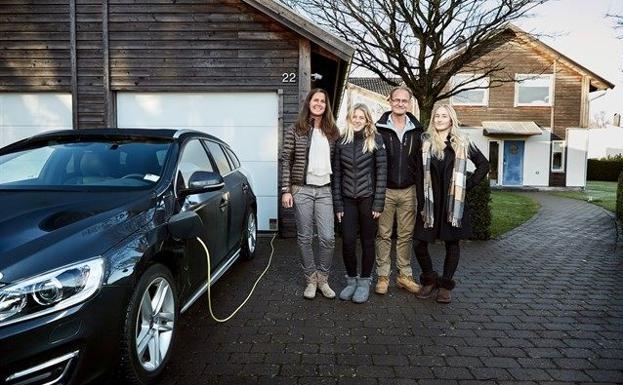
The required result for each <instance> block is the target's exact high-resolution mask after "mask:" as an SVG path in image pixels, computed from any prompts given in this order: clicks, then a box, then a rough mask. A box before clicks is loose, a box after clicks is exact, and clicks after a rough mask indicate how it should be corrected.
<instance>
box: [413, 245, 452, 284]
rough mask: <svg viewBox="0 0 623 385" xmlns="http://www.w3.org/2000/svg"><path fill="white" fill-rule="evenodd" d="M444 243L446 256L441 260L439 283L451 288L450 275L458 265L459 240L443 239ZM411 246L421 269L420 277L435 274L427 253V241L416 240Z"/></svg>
mask: <svg viewBox="0 0 623 385" xmlns="http://www.w3.org/2000/svg"><path fill="white" fill-rule="evenodd" d="M444 243H445V245H446V258H445V259H444V261H443V276H442V277H441V280H440V285H441V286H442V287H445V288H446V289H452V288H453V287H454V281H453V280H452V277H454V273H455V272H456V268H457V266H458V265H459V259H460V256H461V249H460V247H459V241H445V242H444ZM413 248H414V249H415V257H416V258H417V261H418V263H419V264H420V268H421V269H422V277H432V276H436V275H437V274H436V273H435V271H434V270H433V261H432V260H431V258H430V254H429V253H428V242H425V241H416V243H415V246H414V247H413ZM424 279H425V278H423V279H422V280H424ZM427 283H428V282H427Z"/></svg>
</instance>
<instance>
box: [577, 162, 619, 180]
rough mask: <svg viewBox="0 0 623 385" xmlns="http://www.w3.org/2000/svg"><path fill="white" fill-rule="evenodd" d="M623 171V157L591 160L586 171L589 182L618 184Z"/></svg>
mask: <svg viewBox="0 0 623 385" xmlns="http://www.w3.org/2000/svg"><path fill="white" fill-rule="evenodd" d="M622 171H623V157H621V156H616V157H610V158H601V159H589V160H588V166H587V170H586V179H587V180H603V181H611V182H616V181H617V180H618V179H619V174H621V172H622Z"/></svg>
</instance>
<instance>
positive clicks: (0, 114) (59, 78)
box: [0, 0, 354, 236]
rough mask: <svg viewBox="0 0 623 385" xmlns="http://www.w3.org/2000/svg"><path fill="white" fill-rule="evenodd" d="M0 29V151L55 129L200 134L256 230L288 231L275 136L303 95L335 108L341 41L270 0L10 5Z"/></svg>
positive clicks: (344, 59) (289, 216)
mask: <svg viewBox="0 0 623 385" xmlns="http://www.w3.org/2000/svg"><path fill="white" fill-rule="evenodd" d="M0 23H1V25H2V27H1V30H2V34H0V146H2V145H6V144H8V143H10V142H13V141H15V140H18V139H21V138H24V137H27V136H30V135H33V134H36V133H38V132H42V131H45V130H50V129H62V128H74V129H89V128H96V127H120V128H138V127H142V128H162V127H168V128H180V129H181V128H190V129H196V130H201V131H206V132H209V133H211V134H214V135H216V136H218V137H220V138H222V139H224V140H225V141H227V142H228V143H230V144H231V145H232V146H233V148H234V149H235V150H236V152H237V153H238V155H239V156H240V158H241V160H242V163H243V166H244V167H245V168H246V169H247V170H249V171H250V172H251V174H252V177H253V180H254V187H255V192H256V194H257V195H258V223H259V229H260V230H272V229H276V228H277V226H279V228H280V230H281V233H282V235H285V236H291V235H293V234H295V225H294V218H293V213H292V212H291V210H284V211H283V213H282V212H281V211H282V209H281V208H280V205H279V204H278V202H279V194H278V186H277V184H278V179H279V174H280V170H279V167H278V166H279V155H280V144H281V138H282V132H283V129H284V128H285V127H287V126H288V125H290V124H292V123H293V122H294V120H295V118H296V115H297V113H298V111H299V107H300V103H301V102H302V100H303V98H304V97H305V95H306V94H307V92H308V91H309V90H310V89H311V88H312V87H322V88H325V89H326V90H328V92H329V94H330V95H332V96H333V100H332V102H333V107H334V109H337V108H338V104H339V100H341V93H342V91H343V89H344V87H345V82H346V78H347V73H348V69H349V66H350V60H351V57H352V54H353V52H354V49H353V48H352V47H351V46H349V45H348V44H347V43H345V42H343V41H341V40H339V39H338V38H336V37H334V36H332V35H330V34H328V33H327V32H325V31H324V30H322V29H320V28H319V27H317V26H316V25H315V24H314V23H311V22H309V21H308V20H306V19H304V18H302V17H301V16H299V15H297V14H295V13H294V12H292V11H291V10H289V9H287V8H285V7H283V6H281V5H279V4H278V3H276V2H274V1H272V0H187V1H183V2H175V1H170V2H169V1H167V2H141V3H137V2H136V1H133V0H116V1H114V2H113V1H110V2H109V1H102V2H83V1H76V0H67V1H58V0H41V1H36V2H32V1H23V2H10V3H7V4H3V5H2V13H1V14H0ZM318 74H319V75H322V76H318ZM312 79H313V80H312Z"/></svg>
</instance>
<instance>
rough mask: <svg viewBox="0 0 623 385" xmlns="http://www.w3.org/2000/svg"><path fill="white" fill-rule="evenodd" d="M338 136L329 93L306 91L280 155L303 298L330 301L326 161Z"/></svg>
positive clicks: (328, 164)
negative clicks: (293, 223) (298, 253)
mask: <svg viewBox="0 0 623 385" xmlns="http://www.w3.org/2000/svg"><path fill="white" fill-rule="evenodd" d="M338 137H339V131H338V129H337V127H336V125H335V120H334V118H333V113H332V112H331V105H330V103H329V95H328V94H327V92H326V91H325V90H323V89H320V88H316V89H313V90H311V91H310V92H309V94H308V95H307V97H306V98H305V102H304V103H303V108H302V109H301V111H300V112H299V115H298V118H297V121H296V123H295V124H294V126H292V127H290V128H288V129H287V130H286V132H285V136H284V139H283V151H282V154H281V160H282V170H281V175H282V179H281V192H282V196H281V204H282V206H283V207H284V208H290V207H293V206H294V209H295V218H296V231H297V243H298V246H299V249H300V251H301V256H302V265H303V273H304V274H305V279H306V281H307V286H306V287H305V291H304V293H303V296H304V297H305V298H307V299H313V298H314V297H315V296H316V290H317V289H319V290H320V292H321V293H322V295H324V296H325V297H327V298H334V297H335V292H334V291H333V290H332V289H331V287H330V286H329V284H328V282H327V278H328V276H329V270H330V268H331V262H332V260H333V246H334V243H335V235H334V230H333V225H334V221H333V202H332V199H331V174H332V170H331V159H332V156H333V150H334V147H335V141H336V139H337V138H338ZM314 223H315V224H316V227H317V232H318V241H319V253H318V258H317V260H318V262H317V263H316V258H315V257H314V251H313V248H312V241H313V237H314Z"/></svg>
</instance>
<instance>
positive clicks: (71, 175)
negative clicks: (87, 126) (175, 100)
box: [0, 137, 170, 190]
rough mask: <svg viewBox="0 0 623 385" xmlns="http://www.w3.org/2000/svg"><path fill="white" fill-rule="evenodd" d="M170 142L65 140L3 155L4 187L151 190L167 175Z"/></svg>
mask: <svg viewBox="0 0 623 385" xmlns="http://www.w3.org/2000/svg"><path fill="white" fill-rule="evenodd" d="M169 147H170V141H167V140H161V139H157V140H155V139H147V138H146V139H144V140H143V139H138V138H131V139H130V138H123V137H122V138H118V139H117V138H110V137H101V138H100V137H93V139H92V140H89V139H86V138H76V137H67V138H59V139H55V140H50V141H42V142H35V143H33V144H32V145H31V146H30V147H29V148H26V147H24V148H23V149H17V150H15V151H13V152H6V153H4V154H2V155H0V188H29V189H61V190H64V189H69V190H75V189H81V188H82V187H84V186H88V187H89V188H91V187H96V188H100V189H106V188H115V189H117V188H122V189H124V188H147V187H150V186H153V185H154V184H156V183H157V182H158V181H159V180H160V178H161V174H162V172H163V166H164V163H165V159H166V155H167V153H168V150H169Z"/></svg>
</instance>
